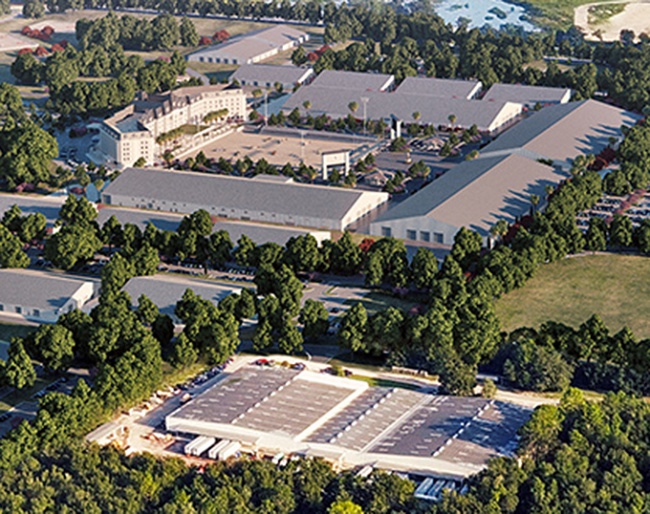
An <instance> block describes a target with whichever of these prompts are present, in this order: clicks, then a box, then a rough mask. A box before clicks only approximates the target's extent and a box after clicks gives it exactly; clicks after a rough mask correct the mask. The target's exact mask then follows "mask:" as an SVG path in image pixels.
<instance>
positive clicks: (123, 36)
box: [75, 12, 198, 51]
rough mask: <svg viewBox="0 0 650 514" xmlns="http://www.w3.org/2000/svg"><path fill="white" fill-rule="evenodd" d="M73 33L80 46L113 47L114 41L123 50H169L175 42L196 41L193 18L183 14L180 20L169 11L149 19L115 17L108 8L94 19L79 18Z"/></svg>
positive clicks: (85, 47) (184, 43)
mask: <svg viewBox="0 0 650 514" xmlns="http://www.w3.org/2000/svg"><path fill="white" fill-rule="evenodd" d="M181 26H182V28H183V30H182V31H181ZM75 34H76V37H77V41H79V45H80V48H81V49H82V50H84V49H87V48H91V47H93V46H99V47H102V48H112V47H114V46H116V45H119V46H121V47H123V48H124V49H125V50H144V51H150V50H168V49H170V48H173V47H175V46H176V45H178V44H183V45H188V46H195V45H196V44H197V43H198V36H197V37H196V38H194V37H192V36H191V34H196V27H194V24H193V23H192V21H191V20H189V19H188V18H184V19H183V21H182V22H181V23H180V24H179V22H178V21H177V20H176V18H174V17H173V16H171V15H170V14H161V15H160V16H156V17H155V18H154V19H153V20H149V19H143V18H136V17H135V16H129V15H125V16H122V17H117V16H116V15H115V14H114V13H112V12H110V13H109V14H107V15H106V16H104V17H103V18H98V19H96V20H89V19H86V18H82V19H80V20H78V21H77V23H76V25H75ZM181 36H183V37H181ZM195 40H196V41H195Z"/></svg>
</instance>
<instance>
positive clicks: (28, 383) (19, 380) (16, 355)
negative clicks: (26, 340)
mask: <svg viewBox="0 0 650 514" xmlns="http://www.w3.org/2000/svg"><path fill="white" fill-rule="evenodd" d="M2 378H3V381H4V382H5V383H6V384H7V385H9V386H11V387H15V388H16V389H22V388H23V387H32V386H33V385H34V383H35V382H36V371H35V370H34V365H33V364H32V361H31V359H30V358H29V355H27V352H26V351H25V347H24V346H23V341H22V340H21V339H19V338H14V339H12V340H11V344H10V345H9V359H7V362H6V363H5V366H4V371H3V377H2Z"/></svg>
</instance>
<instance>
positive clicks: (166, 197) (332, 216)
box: [102, 168, 388, 230]
mask: <svg viewBox="0 0 650 514" xmlns="http://www.w3.org/2000/svg"><path fill="white" fill-rule="evenodd" d="M102 198H103V203H105V204H107V205H112V206H123V207H136V208H142V209H150V210H159V211H169V212H180V213H184V214H191V213H192V212H194V211H197V210H199V209H205V210H206V211H208V212H209V213H210V214H211V215H213V216H216V217H227V218H236V219H240V220H243V221H262V222H268V223H275V224H279V225H292V226H302V227H313V228H322V229H327V230H344V229H345V228H346V227H348V226H349V225H351V224H352V223H354V222H355V221H357V220H359V219H361V218H363V217H364V216H366V215H368V214H369V213H370V212H371V211H373V210H375V209H376V208H377V207H379V206H381V205H382V204H384V203H386V202H387V201H388V194H387V193H378V192H369V191H360V190H355V189H344V188H340V187H328V186H315V185H308V184H300V183H296V182H294V181H293V180H291V179H289V178H286V177H282V176H269V175H258V176H257V177H255V178H253V179H248V178H241V177H230V176H223V175H212V174H207V173H193V172H177V171H165V170H159V169H141V168H128V169H126V170H125V171H124V172H123V173H122V174H121V175H120V176H119V177H118V178H117V179H116V180H115V181H113V182H112V183H111V184H109V185H108V186H107V187H106V188H105V189H104V192H103V194H102Z"/></svg>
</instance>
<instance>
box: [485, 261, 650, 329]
mask: <svg viewBox="0 0 650 514" xmlns="http://www.w3.org/2000/svg"><path fill="white" fill-rule="evenodd" d="M649 309H650V259H648V258H647V257H639V256H622V255H590V256H585V257H575V258H571V259H565V260H562V261H560V262H556V263H552V264H548V265H544V266H542V267H541V268H540V269H539V270H538V271H537V273H536V275H535V276H534V277H533V278H532V279H531V280H529V281H528V283H527V284H526V285H525V286H524V287H523V288H521V289H519V290H516V291H513V292H511V293H509V294H508V295H506V296H504V297H503V298H501V299H500V300H499V301H498V302H497V303H496V312H497V315H498V317H499V319H500V320H501V324H502V328H503V329H504V330H508V331H510V330H513V329H515V328H518V327H521V326H532V327H538V326H539V325H540V324H541V323H542V322H544V321H548V320H554V321H560V322H562V323H566V324H568V325H571V326H574V327H577V326H578V325H580V324H581V323H582V322H584V321H585V320H586V319H587V318H589V317H590V316H591V315H592V314H598V315H600V316H601V317H602V318H603V320H604V321H605V323H606V324H607V326H608V327H609V329H610V331H617V330H619V329H620V328H621V327H623V326H625V325H627V326H628V327H630V328H631V329H632V331H633V332H634V333H635V334H636V336H637V337H639V338H647V337H650V317H649V316H648V312H649Z"/></svg>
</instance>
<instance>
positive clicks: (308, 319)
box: [298, 298, 329, 340]
mask: <svg viewBox="0 0 650 514" xmlns="http://www.w3.org/2000/svg"><path fill="white" fill-rule="evenodd" d="M298 322H299V323H302V325H303V326H304V328H303V331H302V334H303V337H304V338H305V339H313V340H317V339H319V338H320V337H322V336H324V335H325V334H326V333H327V329H328V328H329V314H328V312H327V309H326V308H325V306H324V305H323V304H322V302H319V301H317V300H312V299H311V298H308V299H307V300H306V301H305V305H304V306H303V308H302V310H301V311H300V316H299V318H298Z"/></svg>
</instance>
